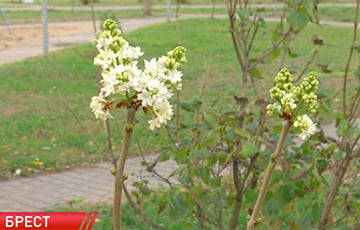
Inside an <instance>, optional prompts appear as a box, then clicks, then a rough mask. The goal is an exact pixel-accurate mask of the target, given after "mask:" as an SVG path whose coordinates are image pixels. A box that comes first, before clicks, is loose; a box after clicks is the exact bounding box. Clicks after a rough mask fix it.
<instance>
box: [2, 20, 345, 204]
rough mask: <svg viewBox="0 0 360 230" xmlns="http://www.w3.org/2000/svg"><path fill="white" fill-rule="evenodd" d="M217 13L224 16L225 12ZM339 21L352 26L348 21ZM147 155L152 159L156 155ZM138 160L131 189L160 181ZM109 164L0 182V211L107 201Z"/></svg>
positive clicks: (17, 55) (166, 168)
mask: <svg viewBox="0 0 360 230" xmlns="http://www.w3.org/2000/svg"><path fill="white" fill-rule="evenodd" d="M189 17H209V15H183V16H182V17H181V18H189ZM217 17H226V15H222V16H217ZM165 21H166V19H165V18H145V19H122V20H121V21H120V23H121V27H122V29H123V30H124V31H131V30H136V29H139V28H142V27H145V26H148V25H151V24H155V23H163V22H165ZM89 23H91V22H89ZM328 24H331V23H328ZM342 25H343V26H351V23H347V24H344V23H343V24H342ZM93 38H94V33H93V31H88V32H84V33H79V34H75V35H69V36H66V37H61V38H56V39H54V40H52V41H51V42H50V51H54V50H58V49H61V48H64V47H62V46H59V45H57V44H60V43H61V44H69V45H71V44H80V43H84V42H89V41H90V40H91V39H93ZM41 53H42V48H41V44H40V43H39V44H32V45H27V46H25V47H21V48H14V49H7V50H4V51H0V65H1V64H5V63H11V62H14V61H19V60H22V59H25V58H28V57H32V56H38V55H41ZM324 130H325V134H327V135H331V136H335V128H334V126H332V125H329V126H327V127H324ZM146 158H147V160H149V161H151V160H153V159H155V158H156V155H150V156H146ZM141 161H142V159H141V158H140V157H134V158H130V159H128V161H127V165H126V169H125V172H126V173H127V174H128V175H129V179H128V180H127V181H126V183H127V185H128V186H129V188H130V189H133V187H132V186H131V185H132V183H133V182H134V181H137V180H138V179H140V178H142V179H146V180H148V181H149V184H150V185H152V186H157V185H158V184H159V183H160V181H158V180H156V179H155V178H154V177H153V176H151V175H150V174H149V173H148V172H147V171H146V170H145V169H144V168H143V167H142V166H141ZM111 167H112V165H111V164H110V163H99V164H94V165H93V166H92V167H88V168H76V169H71V170H68V171H63V172H59V173H53V174H45V175H39V176H35V177H32V178H20V179H14V180H8V181H3V182H0V211H41V210H44V209H48V208H53V207H55V206H64V205H71V204H72V203H74V202H75V200H79V199H80V200H83V202H84V203H91V202H108V201H110V200H111V199H112V193H113V176H112V175H111V174H110V168H111ZM175 167H176V163H175V162H174V161H167V162H165V163H160V164H159V165H158V167H157V170H158V172H159V173H160V174H161V175H169V174H170V173H171V171H172V170H173V169H175Z"/></svg>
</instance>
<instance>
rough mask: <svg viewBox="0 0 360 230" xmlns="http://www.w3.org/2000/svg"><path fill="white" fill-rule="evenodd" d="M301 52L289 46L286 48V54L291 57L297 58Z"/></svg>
mask: <svg viewBox="0 0 360 230" xmlns="http://www.w3.org/2000/svg"><path fill="white" fill-rule="evenodd" d="M301 54H302V52H300V51H292V50H291V49H290V48H288V55H289V57H291V58H297V57H299V56H300V55H301Z"/></svg>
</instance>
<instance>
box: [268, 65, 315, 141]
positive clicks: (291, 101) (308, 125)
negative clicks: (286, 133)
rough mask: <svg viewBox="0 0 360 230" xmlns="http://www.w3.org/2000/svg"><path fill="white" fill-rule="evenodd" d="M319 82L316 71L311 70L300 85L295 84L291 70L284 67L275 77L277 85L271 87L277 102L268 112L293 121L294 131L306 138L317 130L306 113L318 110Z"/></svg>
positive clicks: (269, 107)
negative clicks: (317, 93) (317, 94)
mask: <svg viewBox="0 0 360 230" xmlns="http://www.w3.org/2000/svg"><path fill="white" fill-rule="evenodd" d="M318 84H319V82H318V80H317V76H316V73H315V72H311V73H309V74H308V75H307V76H306V77H305V78H304V79H303V81H302V82H301V83H300V84H299V85H294V84H293V79H292V76H291V74H290V72H289V71H288V70H287V69H286V68H284V69H282V70H281V71H280V72H279V73H278V74H277V76H276V77H275V86H274V87H273V88H271V89H270V97H271V98H272V99H273V100H274V101H275V102H274V103H272V104H269V105H268V106H267V107H266V109H267V113H268V114H277V115H279V116H280V117H282V118H284V119H288V120H290V121H292V122H293V127H294V129H293V130H294V132H295V133H296V134H297V135H298V136H299V137H300V138H301V139H302V140H306V139H307V138H308V137H310V136H311V135H312V134H314V133H315V131H316V126H315V124H314V122H313V121H312V120H311V119H310V117H309V116H308V115H306V114H307V113H309V114H314V113H316V111H317V108H318V102H317V96H316V92H317V90H318ZM299 114H303V115H299Z"/></svg>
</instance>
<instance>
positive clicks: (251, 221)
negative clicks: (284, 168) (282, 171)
mask: <svg viewBox="0 0 360 230" xmlns="http://www.w3.org/2000/svg"><path fill="white" fill-rule="evenodd" d="M289 129H290V121H289V120H284V121H283V123H282V129H281V133H280V138H279V141H278V143H277V145H276V149H275V152H274V154H273V155H272V156H271V158H270V161H269V164H268V167H267V169H266V171H265V174H264V179H263V183H262V185H261V188H260V191H259V194H258V197H257V200H256V203H255V206H254V209H253V211H252V213H251V216H250V219H249V221H248V224H247V227H246V229H247V230H253V229H255V225H256V223H257V219H258V218H259V212H260V208H261V206H262V203H263V201H264V198H265V194H266V192H267V189H268V187H269V183H270V178H271V174H272V172H273V170H274V168H275V166H276V161H277V159H279V157H280V155H281V152H282V148H283V145H284V142H285V139H286V136H287V134H288V132H289Z"/></svg>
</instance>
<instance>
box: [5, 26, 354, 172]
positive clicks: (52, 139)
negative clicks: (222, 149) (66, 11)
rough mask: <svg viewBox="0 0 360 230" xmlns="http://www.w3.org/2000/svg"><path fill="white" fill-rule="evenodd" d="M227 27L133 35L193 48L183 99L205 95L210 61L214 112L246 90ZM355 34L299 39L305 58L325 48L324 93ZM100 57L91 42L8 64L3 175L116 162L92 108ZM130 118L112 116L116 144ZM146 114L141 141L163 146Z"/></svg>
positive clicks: (334, 85)
mask: <svg viewBox="0 0 360 230" xmlns="http://www.w3.org/2000/svg"><path fill="white" fill-rule="evenodd" d="M273 26H274V24H273V23H269V24H268V25H267V26H266V27H265V28H263V31H262V36H266V35H267V34H269V33H270V31H271V29H272V28H273ZM177 28H178V31H177ZM227 28H228V21H227V20H226V19H216V20H211V19H191V20H183V21H179V22H172V23H168V24H162V25H155V26H151V27H148V28H144V29H141V30H138V31H134V32H131V33H128V34H126V35H125V37H126V38H127V39H128V40H129V41H130V42H131V43H132V44H133V45H138V46H141V47H142V49H143V51H144V52H145V58H150V57H153V56H159V55H161V54H164V53H165V52H166V51H167V50H169V49H172V48H173V47H175V46H176V45H178V44H182V45H183V46H185V47H186V48H187V49H188V54H187V56H188V63H187V64H185V65H184V86H183V91H182V92H181V98H182V99H189V98H192V97H193V96H195V95H197V94H198V91H199V88H200V84H201V82H202V80H203V77H202V76H203V73H204V71H205V70H206V69H207V68H205V64H204V63H206V62H207V63H209V65H208V66H209V67H208V70H209V75H208V76H207V78H206V88H205V92H204V96H203V97H204V99H205V100H204V107H205V108H206V107H209V105H210V103H211V102H212V101H213V100H215V99H216V98H220V99H221V100H220V103H219V104H218V106H217V107H214V108H213V109H215V110H224V109H226V108H229V107H233V106H234V105H233V99H232V98H233V96H234V95H239V94H240V92H239V88H240V87H239V84H240V80H239V75H240V68H239V66H238V64H237V62H236V58H235V55H234V51H233V48H232V44H231V41H230V35H229V33H228V32H227ZM313 34H317V35H318V36H320V37H322V38H324V41H325V45H324V46H321V47H315V46H314V45H313V44H312V42H311V36H312V35H313ZM350 37H351V28H340V27H329V26H317V25H311V26H309V27H307V28H306V29H305V31H304V32H303V33H302V34H301V35H300V36H299V37H298V38H297V39H296V40H295V42H294V44H293V47H292V48H293V49H294V50H296V51H302V52H303V53H302V55H301V56H302V57H306V56H307V55H308V54H309V52H310V51H311V50H313V49H315V48H318V49H319V54H318V56H317V57H316V58H315V60H314V63H315V64H312V65H310V68H309V71H310V70H316V71H318V72H319V78H320V82H321V85H320V90H321V91H323V92H330V93H333V92H334V91H336V90H337V89H338V87H339V86H338V85H339V79H340V76H341V74H342V72H343V66H344V63H345V60H346V55H347V53H348V47H349V46H350V42H349V41H350ZM199 44H201V45H199ZM220 44H221V45H220ZM270 44H271V41H270V40H267V39H258V40H257V41H256V43H255V45H254V50H255V52H257V53H255V55H256V54H258V53H259V52H260V51H261V50H264V49H265V48H266V47H269V45H270ZM334 53H336V55H333V54H334ZM94 54H95V49H94V48H93V46H92V45H91V44H84V45H80V46H76V47H73V48H67V49H65V50H62V51H58V52H54V53H51V55H50V57H49V58H47V59H46V58H42V57H36V58H30V59H27V60H25V61H21V62H16V63H13V64H6V65H3V66H0V81H1V82H2V83H1V91H0V97H1V98H2V100H1V102H0V152H1V155H0V175H1V178H3V179H4V178H7V177H11V175H13V173H14V172H15V171H16V170H17V169H21V171H22V175H32V174H34V173H38V172H43V171H56V170H63V169H65V168H67V167H73V166H76V165H86V164H88V162H94V161H99V160H108V159H109V157H108V154H107V153H106V148H105V143H104V140H105V138H104V134H103V130H102V123H101V122H100V121H97V120H95V119H94V117H93V115H92V113H91V111H90V109H89V102H90V98H91V97H92V96H94V95H96V94H97V92H98V83H97V80H96V74H97V68H96V67H95V66H93V64H92V59H93V57H94ZM319 62H321V63H324V62H326V63H329V64H330V65H329V66H330V68H331V69H332V70H333V72H332V73H331V74H325V73H321V72H320V68H319V67H318V66H317V65H316V63H319ZM298 63H300V64H302V65H304V63H305V62H304V61H303V62H301V61H300V60H297V59H289V61H288V62H287V66H292V65H295V64H298ZM278 65H279V64H278V62H269V63H267V64H264V65H262V67H261V68H260V70H262V71H263V78H264V79H263V80H261V81H260V82H259V85H264V86H266V88H264V90H262V91H261V94H262V96H263V97H267V91H268V90H267V89H268V88H269V87H270V86H271V85H272V81H273V77H274V75H275V74H276V73H277V71H278V68H279V66H278ZM299 71H300V70H299ZM54 87H56V88H57V89H58V91H59V92H61V95H62V96H60V95H59V94H58V92H57V91H55V90H54ZM64 101H65V102H66V103H67V104H68V105H70V106H71V110H69V108H68V107H67V106H66V105H65V104H64ZM74 114H75V116H74ZM123 116H124V113H119V114H117V117H120V119H114V120H113V121H112V126H113V135H114V145H115V146H116V147H118V146H119V144H120V140H121V133H122V132H121V128H122V127H121V126H122V119H121V117H123ZM144 116H145V115H143V114H139V115H138V116H137V119H138V121H137V126H136V132H135V139H138V140H139V141H140V143H141V145H142V147H143V148H145V149H147V150H149V151H150V152H151V151H156V149H157V148H156V147H155V146H154V145H155V144H156V142H157V141H159V140H158V139H157V132H150V131H149V129H148V127H147V124H146V118H145V117H144ZM78 120H79V121H81V122H80V123H79V121H78ZM84 127H85V128H84ZM88 132H90V133H92V135H93V136H94V138H95V140H96V143H97V144H98V146H97V145H95V143H94V142H93V140H92V139H91V138H89V135H88ZM160 132H161V131H160ZM134 143H135V142H134ZM136 153H137V146H136V145H135V144H133V146H132V150H131V154H132V155H134V154H136Z"/></svg>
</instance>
